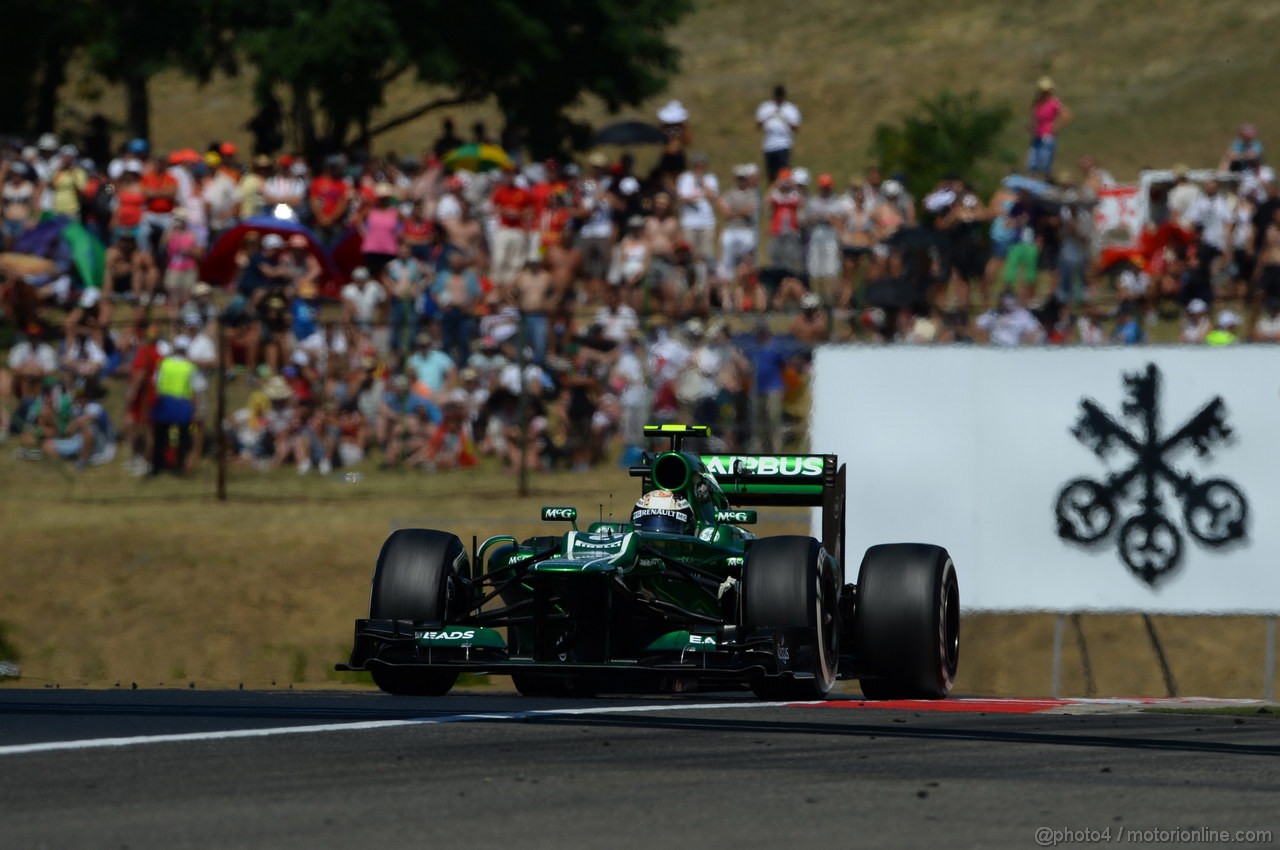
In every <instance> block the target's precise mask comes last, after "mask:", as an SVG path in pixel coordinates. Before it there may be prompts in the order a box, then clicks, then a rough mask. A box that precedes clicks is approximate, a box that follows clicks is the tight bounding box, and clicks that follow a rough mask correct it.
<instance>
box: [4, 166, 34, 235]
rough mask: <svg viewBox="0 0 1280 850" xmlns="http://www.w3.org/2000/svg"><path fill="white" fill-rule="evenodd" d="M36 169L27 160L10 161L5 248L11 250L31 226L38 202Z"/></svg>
mask: <svg viewBox="0 0 1280 850" xmlns="http://www.w3.org/2000/svg"><path fill="white" fill-rule="evenodd" d="M33 177H35V169H33V168H32V167H31V166H29V165H27V164H26V163H25V162H11V163H9V171H8V174H7V175H6V176H5V181H4V188H3V193H4V197H3V207H4V209H3V213H2V215H3V228H4V232H3V242H2V244H3V245H4V248H5V250H11V249H12V247H13V243H14V242H16V241H18V237H20V236H21V235H22V234H23V233H26V232H27V228H28V227H30V226H31V224H32V219H33V215H32V214H33V213H34V211H35V203H36V182H35V180H33V179H32V178H33Z"/></svg>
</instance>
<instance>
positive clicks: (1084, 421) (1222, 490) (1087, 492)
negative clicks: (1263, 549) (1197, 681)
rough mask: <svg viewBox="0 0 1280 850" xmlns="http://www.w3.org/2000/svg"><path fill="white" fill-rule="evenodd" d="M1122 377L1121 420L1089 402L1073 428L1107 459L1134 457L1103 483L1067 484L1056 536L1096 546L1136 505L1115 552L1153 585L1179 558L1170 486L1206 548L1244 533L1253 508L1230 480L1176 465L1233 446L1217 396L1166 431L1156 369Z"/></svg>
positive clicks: (1080, 480)
mask: <svg viewBox="0 0 1280 850" xmlns="http://www.w3.org/2000/svg"><path fill="white" fill-rule="evenodd" d="M1122 380H1123V383H1124V387H1125V400H1124V402H1123V403H1122V404H1121V406H1120V418H1119V419H1117V418H1116V417H1113V416H1112V415H1111V414H1110V413H1108V412H1107V411H1106V410H1104V409H1103V408H1102V407H1101V406H1100V405H1099V404H1098V403H1097V402H1096V401H1094V400H1093V399H1089V398H1086V399H1084V400H1082V401H1081V402H1080V410H1081V413H1080V418H1079V419H1078V420H1076V424H1075V427H1073V428H1072V429H1071V433H1072V434H1073V435H1074V436H1075V438H1076V439H1077V440H1079V441H1080V442H1081V443H1083V444H1084V445H1086V446H1088V447H1089V448H1090V449H1091V450H1092V451H1093V453H1094V454H1096V455H1097V456H1098V457H1099V458H1102V459H1104V460H1106V459H1108V458H1109V457H1110V456H1111V455H1112V454H1114V453H1115V452H1116V451H1117V450H1120V451H1123V452H1124V453H1125V454H1126V455H1127V456H1128V457H1129V459H1130V460H1129V462H1128V463H1127V464H1126V465H1123V466H1121V467H1120V468H1118V469H1116V470H1115V471H1114V472H1112V473H1111V474H1110V475H1108V476H1107V477H1106V478H1105V479H1104V480H1101V481H1099V480H1095V479H1092V478H1076V479H1074V480H1072V481H1069V482H1067V483H1066V484H1065V485H1064V486H1063V488H1062V490H1061V491H1060V492H1059V493H1058V501H1057V505H1056V507H1055V514H1056V518H1057V524H1058V536H1059V537H1060V538H1062V539H1063V540H1066V541H1068V542H1071V543H1078V544H1082V545H1085V546H1095V545H1098V544H1100V543H1102V542H1104V541H1105V540H1106V539H1107V538H1108V536H1109V535H1110V534H1111V531H1112V529H1113V528H1114V527H1115V524H1116V521H1117V520H1119V519H1121V517H1120V513H1121V511H1122V510H1124V509H1126V508H1131V509H1132V511H1133V512H1132V513H1131V514H1130V515H1129V516H1128V518H1127V519H1125V520H1124V522H1123V523H1121V525H1120V529H1119V531H1117V532H1116V535H1115V536H1116V542H1117V550H1118V552H1119V555H1120V560H1121V561H1122V562H1123V563H1124V565H1125V566H1126V567H1128V568H1129V570H1130V571H1131V572H1133V574H1134V575H1136V576H1138V577H1139V578H1141V579H1142V580H1143V581H1145V582H1146V583H1147V584H1148V585H1151V586H1152V587H1154V586H1155V585H1156V584H1157V583H1158V582H1160V581H1161V580H1162V579H1164V578H1167V577H1168V576H1170V575H1171V574H1173V573H1174V572H1175V571H1176V570H1177V569H1178V567H1179V566H1181V564H1182V558H1183V548H1184V547H1183V533H1182V531H1181V530H1179V528H1178V526H1177V525H1176V524H1175V523H1174V521H1173V520H1172V519H1170V518H1169V516H1168V515H1167V514H1166V510H1167V508H1168V507H1169V506H1168V504H1167V501H1168V500H1167V497H1166V495H1165V493H1166V491H1167V492H1171V493H1172V495H1173V501H1174V503H1175V505H1174V507H1180V508H1181V512H1182V525H1183V527H1184V528H1185V529H1186V531H1187V532H1188V533H1190V535H1191V536H1192V537H1193V538H1195V539H1196V540H1198V541H1199V542H1200V543H1201V544H1203V545H1205V546H1210V547H1222V546H1226V545H1228V544H1231V543H1235V542H1237V541H1242V540H1244V539H1245V537H1246V534H1247V521H1248V515H1249V504H1248V502H1247V501H1245V497H1244V493H1243V492H1242V491H1241V490H1240V488H1239V487H1238V486H1236V484H1235V483H1234V482H1232V481H1229V480H1228V479H1226V478H1208V479H1203V480H1201V479H1197V478H1196V477H1195V476H1194V475H1193V474H1191V473H1190V472H1186V471H1183V470H1182V469H1180V468H1179V467H1177V466H1175V465H1174V462H1175V459H1176V457H1177V455H1178V453H1179V452H1180V451H1184V450H1186V449H1191V450H1192V451H1193V452H1194V453H1195V455H1196V457H1198V458H1201V459H1204V458H1208V457H1209V455H1210V453H1211V452H1212V450H1213V449H1214V448H1217V447H1220V446H1224V445H1227V444H1229V443H1230V441H1231V437H1232V430H1231V427H1230V425H1229V424H1228V423H1227V409H1226V404H1225V403H1224V402H1223V400H1222V397H1221V396H1218V397H1215V398H1214V399H1212V400H1211V401H1209V403H1208V404H1206V405H1204V407H1202V408H1200V410H1199V411H1197V412H1196V413H1195V414H1194V415H1193V416H1192V417H1191V418H1190V419H1188V420H1187V421H1186V422H1184V423H1183V424H1182V425H1181V426H1180V427H1179V428H1177V429H1176V430H1174V431H1172V432H1171V433H1168V434H1162V433H1161V429H1160V370H1159V369H1158V368H1157V367H1156V365H1155V364H1154V363H1149V364H1147V367H1146V369H1145V370H1143V371H1142V372H1136V373H1132V374H1126V375H1124V376H1123V378H1122ZM1126 423H1127V424H1126ZM1162 485H1163V486H1162Z"/></svg>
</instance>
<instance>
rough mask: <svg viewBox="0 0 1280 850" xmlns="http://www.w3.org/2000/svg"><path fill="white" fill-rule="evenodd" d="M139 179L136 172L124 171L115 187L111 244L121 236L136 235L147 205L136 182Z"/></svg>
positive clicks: (140, 187)
mask: <svg viewBox="0 0 1280 850" xmlns="http://www.w3.org/2000/svg"><path fill="white" fill-rule="evenodd" d="M139 177H140V175H139V174H138V172H136V171H126V172H125V173H124V174H123V175H122V176H121V177H120V182H119V184H118V185H117V186H116V203H115V211H114V212H113V213H112V215H111V241H112V242H118V241H119V240H120V237H121V236H126V235H127V236H134V237H136V236H137V235H138V228H139V227H140V226H141V225H142V213H143V210H144V209H145V208H146V204H147V196H146V195H144V194H143V192H142V186H141V184H140V183H139V182H138V179H139Z"/></svg>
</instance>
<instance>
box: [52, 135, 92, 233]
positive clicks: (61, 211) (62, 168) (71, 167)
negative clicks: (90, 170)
mask: <svg viewBox="0 0 1280 850" xmlns="http://www.w3.org/2000/svg"><path fill="white" fill-rule="evenodd" d="M78 153H79V151H77V150H76V149H75V146H74V145H64V146H63V147H62V148H61V149H60V150H59V151H58V153H57V156H54V157H52V158H51V159H50V160H49V170H50V172H51V174H50V177H49V190H48V196H49V206H50V208H51V209H52V210H53V211H54V212H55V213H57V214H58V215H65V216H66V217H68V218H70V219H72V220H79V218H80V198H81V197H82V196H83V195H84V191H85V188H86V187H87V186H88V185H89V175H88V174H86V173H85V170H84V169H83V168H81V167H80V163H78V162H77V161H76V156H77V154H78Z"/></svg>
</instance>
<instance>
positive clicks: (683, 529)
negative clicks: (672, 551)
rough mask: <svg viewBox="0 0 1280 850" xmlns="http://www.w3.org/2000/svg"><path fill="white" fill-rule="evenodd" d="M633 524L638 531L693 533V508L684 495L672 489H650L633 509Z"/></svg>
mask: <svg viewBox="0 0 1280 850" xmlns="http://www.w3.org/2000/svg"><path fill="white" fill-rule="evenodd" d="M631 524H632V525H634V526H635V527H636V530H637V531H660V532H663V533H665V534H693V532H694V526H695V524H696V523H695V521H694V517H693V508H691V507H690V506H689V502H688V500H687V499H685V498H684V497H683V496H678V495H676V494H675V493H672V492H671V491H670V490H650V491H649V492H648V493H645V494H644V495H643V496H641V497H640V499H639V501H637V502H636V506H635V507H634V508H632V510H631Z"/></svg>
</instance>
